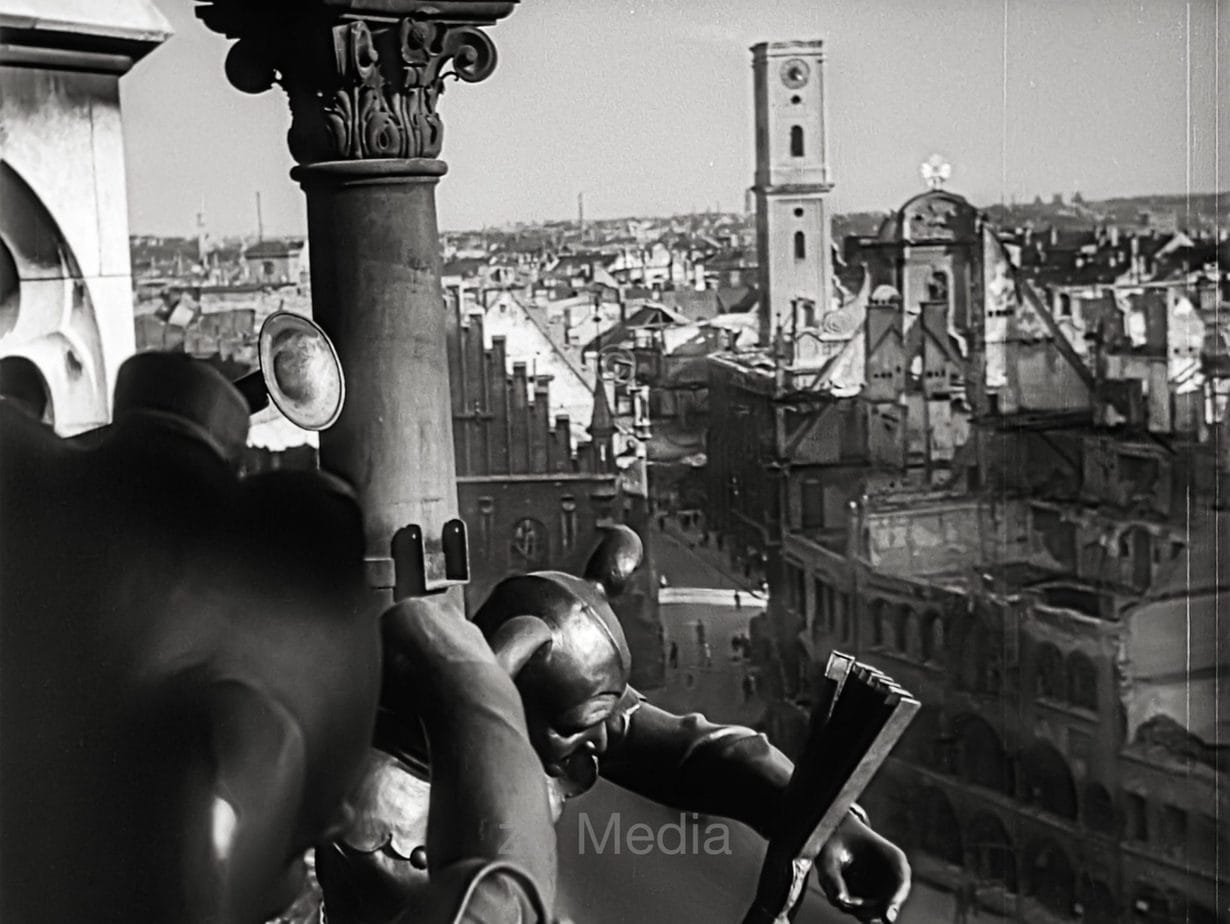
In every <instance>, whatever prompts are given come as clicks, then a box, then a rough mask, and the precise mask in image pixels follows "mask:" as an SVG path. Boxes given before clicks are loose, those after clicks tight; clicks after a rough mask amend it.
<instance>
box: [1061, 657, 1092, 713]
mask: <svg viewBox="0 0 1230 924" xmlns="http://www.w3.org/2000/svg"><path fill="white" fill-rule="evenodd" d="M1067 674H1068V702H1069V703H1071V704H1072V705H1073V706H1079V707H1080V708H1082V709H1090V710H1092V711H1094V712H1096V711H1097V709H1098V671H1097V668H1096V667H1094V666H1093V662H1092V661H1090V660H1089V658H1087V657H1086V656H1085V655H1083V654H1081V653H1080V652H1079V651H1074V652H1073V653H1072V654H1070V655H1068V664H1067Z"/></svg>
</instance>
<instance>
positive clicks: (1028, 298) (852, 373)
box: [709, 189, 1230, 924]
mask: <svg viewBox="0 0 1230 924" xmlns="http://www.w3.org/2000/svg"><path fill="white" fill-rule="evenodd" d="M846 259H847V262H848V263H850V264H852V265H853V264H861V265H862V266H863V267H864V268H865V272H866V274H867V280H866V286H865V290H864V291H867V290H869V291H870V295H869V297H868V298H867V301H866V304H865V306H864V307H863V308H862V309H861V310H860V314H861V318H860V323H859V325H858V330H857V332H856V333H855V334H854V336H852V337H850V338H849V340H848V341H847V342H846V343H845V345H844V346H843V348H842V349H841V350H840V351H837V352H835V353H831V354H830V358H829V359H828V360H827V361H825V362H823V363H821V364H819V365H818V366H817V365H816V364H814V363H811V364H803V363H800V362H798V361H797V360H795V358H794V357H795V356H796V355H797V351H793V350H792V349H791V348H790V339H789V338H787V337H786V336H785V335H783V334H782V333H780V332H779V335H778V337H777V340H776V342H775V344H773V345H772V346H770V347H769V348H767V349H764V350H761V351H760V352H759V353H757V354H750V355H733V354H731V355H726V356H719V357H715V358H713V359H712V360H711V365H710V402H711V413H712V417H713V419H714V420H732V421H736V422H738V423H739V425H738V426H733V427H726V428H724V429H721V430H719V429H718V428H714V429H713V430H712V431H711V433H710V443H709V445H710V453H709V466H710V492H711V500H712V510H713V521H714V523H715V526H716V528H717V529H718V530H720V531H721V533H722V535H723V539H724V541H725V542H727V543H729V546H728V547H729V550H730V552H731V555H732V557H734V558H742V559H744V560H754V561H756V562H757V563H758V566H759V567H762V568H763V570H764V573H765V576H766V578H767V580H768V582H769V585H770V591H771V594H770V603H769V607H768V610H767V612H766V613H765V615H764V616H763V617H761V618H760V619H759V620H758V621H757V623H756V624H755V626H754V628H755V629H756V632H755V636H754V648H755V657H756V660H757V664H758V666H759V669H760V672H761V677H762V688H763V689H765V690H766V691H767V692H768V693H769V694H770V695H771V697H772V701H773V704H772V706H771V707H770V710H769V712H768V715H767V717H766V724H767V727H768V730H769V733H770V735H771V736H772V737H773V738H774V739H775V740H776V741H777V742H778V743H779V744H780V745H781V746H782V747H784V748H785V749H786V750H787V751H790V750H792V749H793V748H796V747H797V746H798V745H799V744H800V743H801V742H802V740H803V736H804V735H805V733H806V722H807V706H808V696H809V691H810V688H811V683H812V682H813V681H814V679H815V677H816V673H817V671H818V670H820V669H822V667H823V664H824V661H825V659H826V658H827V656H828V653H829V652H830V651H831V650H834V649H837V650H841V651H847V652H852V653H855V654H857V655H858V657H860V658H861V659H863V660H865V661H867V662H869V663H871V664H873V665H876V666H877V667H880V668H881V669H883V670H884V671H885V672H887V673H888V674H890V675H891V676H893V677H894V678H895V679H897V680H898V681H899V682H900V683H901V684H902V685H903V686H905V687H906V688H907V689H909V690H911V691H912V692H913V693H914V694H915V695H916V696H917V697H918V698H919V699H920V700H921V701H922V703H923V704H924V705H923V709H922V711H921V712H920V714H919V716H918V718H917V719H916V720H915V721H914V723H913V725H912V726H911V728H910V729H909V730H908V732H907V733H906V736H905V737H904V738H903V739H902V742H901V743H900V745H899V746H898V748H897V749H896V751H895V752H894V754H893V755H892V757H891V758H889V760H888V761H887V763H886V764H885V766H884V768H883V769H882V770H881V772H880V774H879V775H878V777H877V778H876V780H875V781H874V782H873V784H872V786H871V787H870V789H869V790H868V791H867V794H866V797H865V803H866V806H867V808H868V809H869V811H870V812H871V814H872V817H873V819H874V820H875V822H876V825H877V827H882V829H883V830H884V832H885V834H886V836H888V837H890V838H892V839H894V840H895V841H896V842H897V843H900V844H902V845H903V847H904V848H905V849H907V851H908V852H909V854H910V857H911V861H912V863H913V865H914V867H915V870H916V875H917V876H918V877H919V878H922V879H927V880H929V881H932V882H936V883H939V884H941V885H943V886H945V887H948V888H956V887H958V886H959V885H961V884H963V883H966V882H971V881H972V882H973V884H974V885H975V887H976V888H977V890H978V895H979V900H980V903H981V904H982V906H983V907H985V908H988V909H991V910H997V911H999V912H1000V913H1003V914H1005V915H1007V916H1008V917H1011V918H1013V919H1019V920H1031V921H1033V920H1048V919H1055V920H1084V921H1098V922H1112V921H1155V922H1180V921H1182V922H1185V924H1197V922H1201V924H1203V922H1209V924H1211V922H1213V921H1215V920H1218V919H1219V918H1218V914H1219V910H1218V909H1219V898H1218V896H1219V895H1220V896H1221V898H1220V906H1221V910H1223V911H1224V902H1225V899H1224V895H1225V890H1226V888H1227V885H1228V884H1230V843H1228V842H1227V835H1226V833H1225V832H1226V825H1225V819H1226V816H1227V812H1228V810H1230V796H1228V795H1227V793H1228V792H1230V790H1228V789H1227V787H1226V786H1225V781H1226V772H1227V769H1228V768H1227V761H1226V734H1227V723H1226V719H1225V714H1224V712H1221V713H1219V712H1218V709H1217V704H1218V703H1220V702H1222V701H1224V699H1225V696H1224V693H1225V690H1224V684H1225V681H1224V680H1220V681H1219V677H1223V676H1224V675H1225V673H1226V671H1227V669H1228V668H1230V642H1228V641H1227V639H1226V637H1225V633H1224V632H1220V633H1219V629H1218V625H1219V617H1224V616H1225V615H1226V613H1227V605H1226V589H1227V586H1226V585H1227V576H1226V573H1225V570H1224V568H1222V567H1220V566H1219V561H1220V562H1224V561H1225V560H1226V553H1225V549H1226V548H1227V541H1228V540H1230V520H1228V516H1230V513H1228V512H1227V510H1226V509H1225V508H1226V507H1227V506H1230V490H1228V488H1230V479H1228V478H1227V473H1228V472H1230V445H1228V441H1227V438H1226V420H1227V416H1226V399H1225V395H1226V384H1227V381H1228V380H1227V371H1228V370H1227V364H1226V361H1225V343H1226V339H1225V336H1224V332H1223V331H1221V330H1220V329H1216V328H1213V327H1211V325H1212V324H1213V323H1214V322H1213V321H1209V320H1201V317H1202V316H1197V315H1195V314H1193V313H1192V312H1185V311H1184V310H1182V308H1180V309H1179V310H1178V311H1176V307H1175V306H1176V304H1178V303H1177V302H1176V300H1175V299H1174V298H1158V297H1153V296H1148V297H1132V298H1128V299H1123V300H1120V301H1114V300H1111V301H1110V302H1108V306H1109V309H1108V311H1107V313H1106V317H1105V318H1103V319H1101V320H1100V321H1099V322H1098V323H1097V325H1093V326H1094V327H1096V331H1097V333H1096V336H1094V337H1092V338H1090V341H1089V343H1088V349H1087V350H1086V351H1080V352H1078V350H1077V349H1076V348H1075V347H1074V345H1073V343H1072V341H1071V338H1070V337H1069V336H1068V335H1067V334H1066V333H1065V331H1064V330H1063V328H1062V327H1061V325H1060V323H1059V322H1058V320H1057V319H1056V317H1055V315H1054V314H1053V312H1052V308H1051V306H1049V305H1048V304H1047V300H1046V299H1045V298H1044V297H1043V296H1041V295H1039V293H1037V292H1036V291H1035V289H1034V288H1033V287H1032V286H1031V285H1030V284H1029V283H1027V282H1026V281H1025V280H1024V279H1023V278H1021V277H1020V274H1019V271H1018V269H1017V268H1016V267H1015V265H1014V264H1013V261H1012V260H1011V259H1010V258H1009V255H1008V253H1007V251H1006V250H1005V248H1004V246H1003V245H1002V243H1001V240H1000V237H999V235H998V234H997V231H996V229H995V228H994V227H993V226H992V225H991V224H990V223H989V222H988V221H987V220H986V217H985V216H984V215H983V214H981V213H979V212H978V211H977V210H976V209H974V208H973V207H972V206H970V204H969V203H968V202H966V201H965V200H964V199H963V198H961V197H959V196H956V195H953V194H951V193H949V192H946V191H943V190H939V189H933V190H931V191H930V192H928V193H925V194H923V195H922V196H919V197H916V198H915V199H913V200H911V201H909V202H907V203H906V204H905V205H904V206H903V207H902V208H901V209H900V210H898V211H897V212H895V213H894V214H893V215H891V216H890V217H889V218H888V219H887V220H886V221H885V222H884V226H883V227H882V228H881V230H880V233H879V234H878V235H876V236H875V237H873V238H864V239H856V240H852V241H848V242H847V248H846ZM1202 298H1203V299H1204V300H1205V301H1207V294H1205V295H1204V296H1201V295H1198V294H1195V293H1193V294H1192V298H1191V301H1192V302H1194V303H1200V301H1201V299H1202ZM1197 324H1201V325H1204V327H1202V328H1201V329H1200V330H1193V328H1194V326H1195V325H1197ZM796 336H797V335H796ZM1192 342H1197V343H1202V344H1203V345H1204V346H1203V347H1202V349H1201V351H1200V352H1199V355H1197V356H1196V357H1195V360H1196V366H1197V367H1198V368H1195V369H1192V368H1190V367H1191V366H1192V362H1191V361H1190V360H1191V358H1192V357H1189V356H1187V355H1186V353H1184V354H1183V355H1179V352H1182V351H1183V350H1187V349H1188V347H1189V345H1190V344H1191V343H1192ZM1176 351H1179V352H1176ZM1219 682H1220V686H1219Z"/></svg>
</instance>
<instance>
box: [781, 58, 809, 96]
mask: <svg viewBox="0 0 1230 924" xmlns="http://www.w3.org/2000/svg"><path fill="white" fill-rule="evenodd" d="M810 76H811V68H809V67H808V66H807V62H806V61H803V60H802V59H800V58H791V59H790V60H789V61H787V62H786V63H785V64H783V65H782V83H784V84H785V85H786V86H788V87H789V88H790V89H791V90H797V89H799V88H800V87H803V86H806V84H807V78H808V77H810Z"/></svg>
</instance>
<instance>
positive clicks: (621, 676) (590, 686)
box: [474, 526, 644, 776]
mask: <svg viewBox="0 0 1230 924" xmlns="http://www.w3.org/2000/svg"><path fill="white" fill-rule="evenodd" d="M643 554H644V546H643V545H642V543H641V539H640V537H639V536H637V534H636V533H635V532H633V531H632V530H631V529H629V528H628V527H626V526H615V527H613V528H611V529H609V530H608V531H607V533H606V535H605V536H604V537H603V539H602V542H601V543H600V544H599V546H598V548H597V550H596V551H595V552H594V554H593V555H592V556H591V557H590V559H589V563H588V564H587V565H586V568H585V575H584V577H575V576H573V575H571V574H565V573H563V572H559V571H540V572H535V573H533V574H521V575H515V576H513V577H509V578H506V579H505V580H503V581H501V582H500V583H499V584H498V585H496V587H495V589H494V590H493V591H492V592H491V596H490V597H489V598H488V599H487V601H486V603H484V604H483V606H482V608H481V609H479V611H478V613H477V614H476V615H475V617H474V621H475V623H476V624H477V625H478V627H479V628H480V629H481V630H482V632H483V634H484V635H485V636H486V638H487V640H488V642H489V643H490V644H491V647H492V648H493V650H495V652H496V656H497V657H498V658H499V659H500V660H501V662H502V663H504V664H505V666H506V667H507V668H508V669H509V670H510V672H512V673H513V675H514V678H515V680H516V684H517V688H518V689H519V690H520V692H521V696H522V700H523V702H524V704H525V714H526V722H527V725H528V727H529V732H530V740H531V742H532V743H533V745H534V748H535V750H536V751H537V752H538V755H539V757H541V758H542V762H543V766H544V767H545V768H546V770H547V772H548V773H550V774H551V775H552V776H564V775H568V776H575V775H576V774H577V772H578V771H579V770H580V769H581V767H579V766H578V764H584V765H591V767H592V768H593V769H594V770H596V761H597V757H598V756H599V755H601V754H602V752H603V751H604V750H605V749H606V744H607V739H606V735H607V723H608V721H609V720H610V719H611V718H612V716H613V715H614V713H615V712H616V709H617V708H618V707H619V706H620V702H621V698H622V697H623V696H624V694H625V692H626V691H627V687H628V676H629V672H630V671H631V667H632V663H631V662H632V658H631V655H630V653H629V651H628V643H627V641H626V640H625V638H624V633H623V629H622V628H621V627H620V625H619V620H618V619H617V618H616V616H615V613H614V612H613V611H612V609H611V604H610V599H611V598H612V597H615V596H617V595H619V594H620V593H621V592H622V591H623V589H624V587H625V586H626V584H627V582H628V579H629V578H630V577H631V575H632V573H633V572H634V571H635V570H636V568H637V567H638V566H639V565H640V563H641V558H642V556H643Z"/></svg>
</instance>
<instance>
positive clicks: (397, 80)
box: [197, 0, 517, 164]
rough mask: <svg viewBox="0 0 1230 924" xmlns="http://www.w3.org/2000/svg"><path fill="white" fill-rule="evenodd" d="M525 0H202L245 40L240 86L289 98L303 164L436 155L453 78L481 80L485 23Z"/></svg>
mask: <svg viewBox="0 0 1230 924" xmlns="http://www.w3.org/2000/svg"><path fill="white" fill-rule="evenodd" d="M516 3H517V0H499V2H491V0H436V2H434V3H424V2H422V0H201V5H200V6H198V7H197V15H198V16H199V17H200V18H201V19H202V20H203V21H204V23H205V24H206V25H207V26H208V27H209V28H210V29H213V30H214V31H216V32H221V33H222V34H224V35H226V36H228V37H230V38H235V39H237V40H238V41H237V42H236V43H235V46H234V47H233V48H232V49H231V51H230V54H229V55H228V56H227V59H226V74H227V77H228V78H229V79H230V81H231V83H232V84H234V85H235V86H236V87H237V88H238V89H240V90H242V91H244V92H245V93H262V92H264V91H265V90H268V89H269V88H270V87H272V86H273V85H274V84H275V83H276V84H279V85H281V87H282V88H283V89H284V90H285V91H286V95H287V96H288V97H289V100H290V108H291V115H292V117H293V122H292V125H291V129H290V132H289V134H288V141H289V144H290V152H291V156H293V157H294V158H295V160H296V161H298V162H299V163H301V164H310V163H319V162H324V161H338V160H364V159H374V158H434V157H437V156H438V155H439V154H440V150H441V145H442V143H443V140H444V126H443V124H442V122H441V120H440V116H439V114H438V113H437V112H436V104H437V102H438V100H439V97H440V94H441V93H443V92H444V87H445V81H446V80H447V79H448V78H450V77H452V78H455V79H457V80H462V81H465V82H467V83H476V82H477V81H480V80H483V79H484V78H485V77H487V76H488V75H489V74H491V72H492V71H493V70H494V69H495V65H496V51H495V45H494V44H493V43H492V41H491V39H490V38H489V37H488V36H487V34H486V33H485V32H483V31H482V29H481V28H480V27H481V26H486V25H492V24H494V23H495V22H496V21H497V20H499V19H502V18H503V17H505V16H507V15H508V14H509V13H511V12H512V11H513V9H514V8H515V6H516Z"/></svg>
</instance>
